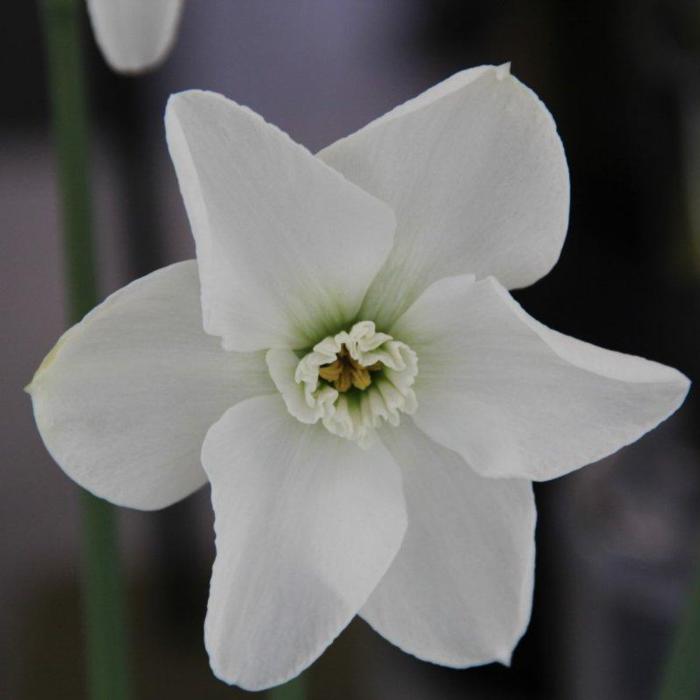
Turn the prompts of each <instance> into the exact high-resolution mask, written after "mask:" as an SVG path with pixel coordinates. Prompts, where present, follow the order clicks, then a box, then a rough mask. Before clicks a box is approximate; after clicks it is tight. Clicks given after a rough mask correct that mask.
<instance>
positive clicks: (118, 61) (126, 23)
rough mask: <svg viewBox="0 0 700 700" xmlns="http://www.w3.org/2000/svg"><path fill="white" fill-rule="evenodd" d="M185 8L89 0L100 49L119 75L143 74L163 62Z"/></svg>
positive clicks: (165, 0) (145, 0)
mask: <svg viewBox="0 0 700 700" xmlns="http://www.w3.org/2000/svg"><path fill="white" fill-rule="evenodd" d="M183 5H184V0H87V8H88V14H89V16H90V24H91V25H92V30H93V33H94V34H95V40H96V41H97V45H98V46H99V47H100V50H101V51H102V54H103V56H104V57H105V60H106V61H107V63H108V64H109V65H110V67H111V68H112V69H113V70H115V71H117V72H118V73H141V72H143V71H147V70H150V69H151V68H155V67H156V66H157V65H158V64H159V63H161V61H163V59H164V58H165V57H166V56H167V54H168V52H169V51H170V49H171V47H172V45H173V43H174V42H175V35H176V34H177V28H178V24H179V22H180V15H181V13H182V8H183Z"/></svg>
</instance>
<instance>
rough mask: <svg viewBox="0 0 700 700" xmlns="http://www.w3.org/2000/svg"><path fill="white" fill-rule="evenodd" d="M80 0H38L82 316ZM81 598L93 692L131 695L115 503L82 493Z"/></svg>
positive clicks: (68, 249) (71, 299)
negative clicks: (110, 503) (113, 505)
mask: <svg viewBox="0 0 700 700" xmlns="http://www.w3.org/2000/svg"><path fill="white" fill-rule="evenodd" d="M83 5H84V3H83V2H82V1H81V0H40V9H41V12H42V19H43V25H44V39H45V44H46V57H47V69H48V81H49V90H50V96H51V107H52V126H53V137H54V141H55V148H56V165H57V169H58V187H59V193H60V197H61V201H62V217H63V221H62V224H63V240H64V255H65V266H66V272H65V276H66V287H67V302H68V309H69V314H70V320H71V321H72V322H73V323H75V322H77V321H79V320H80V319H81V318H82V317H83V316H84V315H85V314H86V313H87V312H88V311H89V310H90V309H91V308H92V307H93V306H95V305H96V304H97V301H98V299H97V283H96V275H95V261H94V250H93V242H92V233H91V208H90V188H89V183H88V177H89V175H88V172H89V168H88V111H87V103H86V96H85V75H84V67H83V60H82V46H81V28H80V22H81V12H82V10H83ZM81 506H82V521H83V522H82V525H83V558H84V562H83V570H84V573H83V606H84V616H85V630H86V642H87V665H88V688H89V697H90V698H91V699H92V700H126V699H127V698H129V697H130V695H131V693H130V682H129V681H130V678H129V674H128V669H127V653H126V630H125V623H124V618H125V615H124V612H125V606H124V594H123V586H122V577H121V571H120V562H119V553H118V547H117V530H116V523H115V518H114V511H113V508H112V506H110V505H109V504H108V503H106V502H105V501H102V500H100V499H98V498H95V497H94V496H92V495H90V494H89V493H87V492H83V493H82V494H81Z"/></svg>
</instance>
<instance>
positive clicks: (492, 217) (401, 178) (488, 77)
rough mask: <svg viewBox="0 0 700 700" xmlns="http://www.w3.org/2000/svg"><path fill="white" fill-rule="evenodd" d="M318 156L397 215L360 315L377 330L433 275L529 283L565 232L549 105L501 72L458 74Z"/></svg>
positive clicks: (564, 187) (565, 188) (564, 181)
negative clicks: (391, 248)
mask: <svg viewBox="0 0 700 700" xmlns="http://www.w3.org/2000/svg"><path fill="white" fill-rule="evenodd" d="M319 157H320V158H322V159H323V160H325V161H326V162H327V163H329V164H330V165H332V166H333V167H334V168H336V169H337V170H338V171H339V172H341V173H343V175H345V177H347V178H348V179H349V180H351V181H352V182H355V183H356V184H358V185H359V186H360V187H362V188H363V189H365V190H367V192H371V193H372V194H373V195H375V196H376V197H379V198H380V199H381V200H383V201H385V202H387V203H388V204H390V205H391V206H392V207H393V209H394V212H395V213H396V217H397V221H398V223H397V230H396V239H395V247H394V251H393V252H392V254H391V255H390V256H389V259H388V260H387V262H386V264H385V265H384V267H383V268H382V270H381V272H380V273H379V275H378V277H377V279H376V280H375V281H374V283H373V284H372V287H371V288H370V291H369V294H368V297H367V299H366V300H365V303H364V305H363V308H362V311H361V314H360V315H361V316H362V317H363V318H370V319H372V320H374V321H375V322H376V323H377V327H378V328H380V329H381V330H386V329H387V328H388V327H389V326H390V325H391V323H392V322H393V321H394V320H395V319H396V318H397V317H398V316H399V315H400V314H401V313H402V312H403V311H405V310H406V309H407V308H408V306H410V304H411V303H412V302H413V301H414V300H415V299H416V298H417V297H418V296H419V294H420V293H421V292H422V291H423V290H424V289H425V288H426V287H427V286H428V285H429V284H430V283H431V282H434V281H436V280H438V279H440V278H442V277H445V276H447V275H456V274H462V273H474V274H476V275H477V276H478V277H485V276H488V275H495V276H496V277H498V279H499V280H500V281H501V283H502V284H504V285H506V286H507V287H510V288H512V287H522V286H526V285H528V284H532V283H533V282H534V281H536V280H537V279H539V278H540V277H542V276H543V275H545V274H546V273H547V272H549V270H550V269H551V268H552V266H553V265H554V263H555V262H556V261H557V259H558V257H559V253H560V251H561V247H562V245H563V243H564V237H565V235H566V227H567V221H568V212H569V175H568V169H567V165H566V158H565V156H564V150H563V148H562V145H561V141H560V140H559V136H558V135H557V132H556V127H555V125H554V121H553V120H552V117H551V115H550V114H549V112H548V111H547V109H546V108H545V106H544V105H543V104H542V103H541V102H540V101H539V99H538V98H537V96H536V95H535V94H534V93H533V92H532V91H531V90H530V89H528V88H527V87H525V86H524V85H523V84H522V83H520V82H519V81H518V80H516V79H515V78H514V77H513V76H511V75H510V73H509V72H508V66H501V67H498V68H496V67H492V66H483V67H480V68H473V69H471V70H467V71H463V72H462V73H457V74H456V75H454V76H452V77H451V78H449V79H448V80H446V81H444V82H443V83H440V84H439V85H436V86H435V87H433V88H431V89H430V90H428V91H427V92H426V93H424V94H423V95H420V96H419V97H417V98H415V99H414V100H411V101H409V102H407V103H406V104H404V105H401V106H400V107H398V108H397V109H395V110H393V111H391V112H389V113H388V114H387V115H385V116H384V117H382V118H380V119H378V120H376V121H374V122H372V123H370V124H369V125H368V126H366V127H365V128H363V129H361V130H360V131H358V132H357V133H355V134H353V135H351V136H349V137H347V138H344V139H341V140H340V141H338V142H337V143H335V144H333V145H331V146H329V147H328V148H326V149H324V150H323V151H321V153H320V154H319Z"/></svg>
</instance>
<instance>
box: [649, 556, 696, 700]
mask: <svg viewBox="0 0 700 700" xmlns="http://www.w3.org/2000/svg"><path fill="white" fill-rule="evenodd" d="M698 697H700V568H699V569H698V572H697V574H696V579H695V582H694V584H693V588H692V590H691V592H690V600H689V601H688V606H687V608H686V612H685V615H684V616H683V618H682V620H681V623H680V625H679V627H678V629H677V631H676V636H675V639H674V641H673V645H672V647H671V653H670V655H669V658H668V661H667V662H666V668H665V670H664V676H663V681H662V683H661V692H660V693H659V700H697V698H698Z"/></svg>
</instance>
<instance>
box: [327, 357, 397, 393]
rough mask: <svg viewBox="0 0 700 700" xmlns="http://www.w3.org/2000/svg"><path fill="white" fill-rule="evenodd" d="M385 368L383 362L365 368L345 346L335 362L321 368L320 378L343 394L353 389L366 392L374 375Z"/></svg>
mask: <svg viewBox="0 0 700 700" xmlns="http://www.w3.org/2000/svg"><path fill="white" fill-rule="evenodd" d="M383 366H384V365H383V364H382V363H381V362H375V363H374V364H371V365H370V366H369V367H365V366H364V365H362V364H360V363H359V362H358V361H357V360H355V359H353V358H352V357H351V355H350V353H349V352H348V349H347V348H346V347H345V345H343V346H342V347H341V349H340V352H339V353H338V354H337V355H336V360H335V362H331V363H330V364H327V365H322V366H321V367H319V370H318V376H319V377H321V379H325V380H326V381H327V382H328V383H329V384H331V385H332V386H333V387H334V388H335V389H336V390H337V391H338V392H340V393H341V394H344V393H345V392H346V391H349V390H350V388H351V387H355V388H356V389H359V390H360V391H364V390H365V389H366V388H367V387H368V386H369V385H370V384H371V383H372V373H373V372H379V371H381V369H382V367H383Z"/></svg>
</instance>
